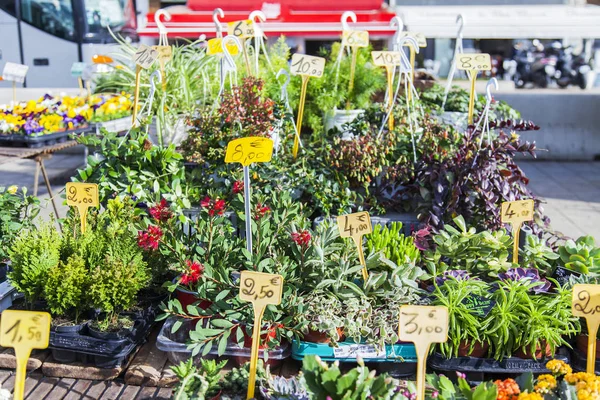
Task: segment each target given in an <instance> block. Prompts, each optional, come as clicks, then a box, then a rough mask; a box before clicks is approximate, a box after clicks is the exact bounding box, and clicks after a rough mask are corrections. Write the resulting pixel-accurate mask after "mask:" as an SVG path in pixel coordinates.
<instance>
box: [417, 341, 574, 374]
mask: <svg viewBox="0 0 600 400" xmlns="http://www.w3.org/2000/svg"><path fill="white" fill-rule="evenodd" d="M551 359H555V360H562V361H565V362H566V363H569V362H570V357H569V353H568V351H567V350H566V349H564V348H560V349H558V351H557V352H556V354H555V355H554V357H552V358H548V359H541V360H533V359H525V358H518V357H509V358H504V359H502V360H500V361H497V360H495V359H493V358H477V357H456V358H450V359H447V358H444V357H443V356H442V355H441V354H439V353H434V354H431V355H430V356H429V358H428V364H429V367H430V368H431V369H432V370H433V371H435V372H437V373H448V372H452V374H450V375H454V372H455V371H458V372H462V373H464V374H465V375H466V376H467V380H469V381H471V382H482V381H484V380H488V379H491V376H494V377H495V376H500V375H511V376H516V375H519V374H522V373H524V372H532V373H533V374H534V375H537V374H547V373H550V371H549V370H548V369H547V368H546V363H547V362H548V361H549V360H551Z"/></svg>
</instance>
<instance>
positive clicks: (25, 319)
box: [0, 310, 50, 350]
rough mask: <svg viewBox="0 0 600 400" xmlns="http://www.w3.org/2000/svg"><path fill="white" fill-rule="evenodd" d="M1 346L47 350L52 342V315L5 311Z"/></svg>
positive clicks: (0, 320) (1, 330)
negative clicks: (50, 341)
mask: <svg viewBox="0 0 600 400" xmlns="http://www.w3.org/2000/svg"><path fill="white" fill-rule="evenodd" d="M0 332H2V335H1V336H0V346H2V347H14V348H17V347H22V348H25V349H29V350H31V349H45V348H46V347H48V341H49V340H50V314H48V313H47V312H36V311H17V310H5V311H3V312H2V318H1V319H0Z"/></svg>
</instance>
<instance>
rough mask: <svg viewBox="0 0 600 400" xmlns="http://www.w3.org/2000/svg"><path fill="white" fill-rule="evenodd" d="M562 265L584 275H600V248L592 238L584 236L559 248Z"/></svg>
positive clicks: (568, 241)
mask: <svg viewBox="0 0 600 400" xmlns="http://www.w3.org/2000/svg"><path fill="white" fill-rule="evenodd" d="M558 254H559V256H560V263H561V264H562V265H564V266H565V268H568V269H570V270H573V271H575V272H580V273H582V274H590V273H593V274H597V273H600V247H598V246H596V242H595V240H594V238H593V237H592V236H589V235H588V236H582V237H580V238H579V239H577V240H576V241H573V240H567V242H566V243H565V244H564V245H562V246H560V247H559V248H558Z"/></svg>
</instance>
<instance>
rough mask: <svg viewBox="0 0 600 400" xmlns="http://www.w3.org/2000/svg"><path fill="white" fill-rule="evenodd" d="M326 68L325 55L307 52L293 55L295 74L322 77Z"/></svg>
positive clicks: (293, 70) (293, 71)
mask: <svg viewBox="0 0 600 400" xmlns="http://www.w3.org/2000/svg"><path fill="white" fill-rule="evenodd" d="M324 69H325V59H324V58H323V57H315V56H307V55H306V54H298V53H296V54H294V55H293V56H292V67H291V72H292V74H293V75H306V76H314V77H317V78H320V77H321V76H323V70H324Z"/></svg>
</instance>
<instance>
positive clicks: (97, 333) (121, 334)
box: [87, 323, 133, 341]
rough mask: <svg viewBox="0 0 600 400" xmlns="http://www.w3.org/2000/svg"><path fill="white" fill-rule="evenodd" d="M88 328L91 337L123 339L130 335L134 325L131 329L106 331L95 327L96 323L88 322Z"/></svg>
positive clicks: (107, 339)
mask: <svg viewBox="0 0 600 400" xmlns="http://www.w3.org/2000/svg"><path fill="white" fill-rule="evenodd" d="M87 329H88V334H89V335H90V336H91V337H94V338H96V339H102V340H106V341H111V340H123V339H125V338H127V337H130V336H131V332H132V330H133V327H131V329H126V328H121V329H120V330H119V331H117V332H104V331H101V330H99V329H97V328H94V325H93V324H92V323H88V325H87Z"/></svg>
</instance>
